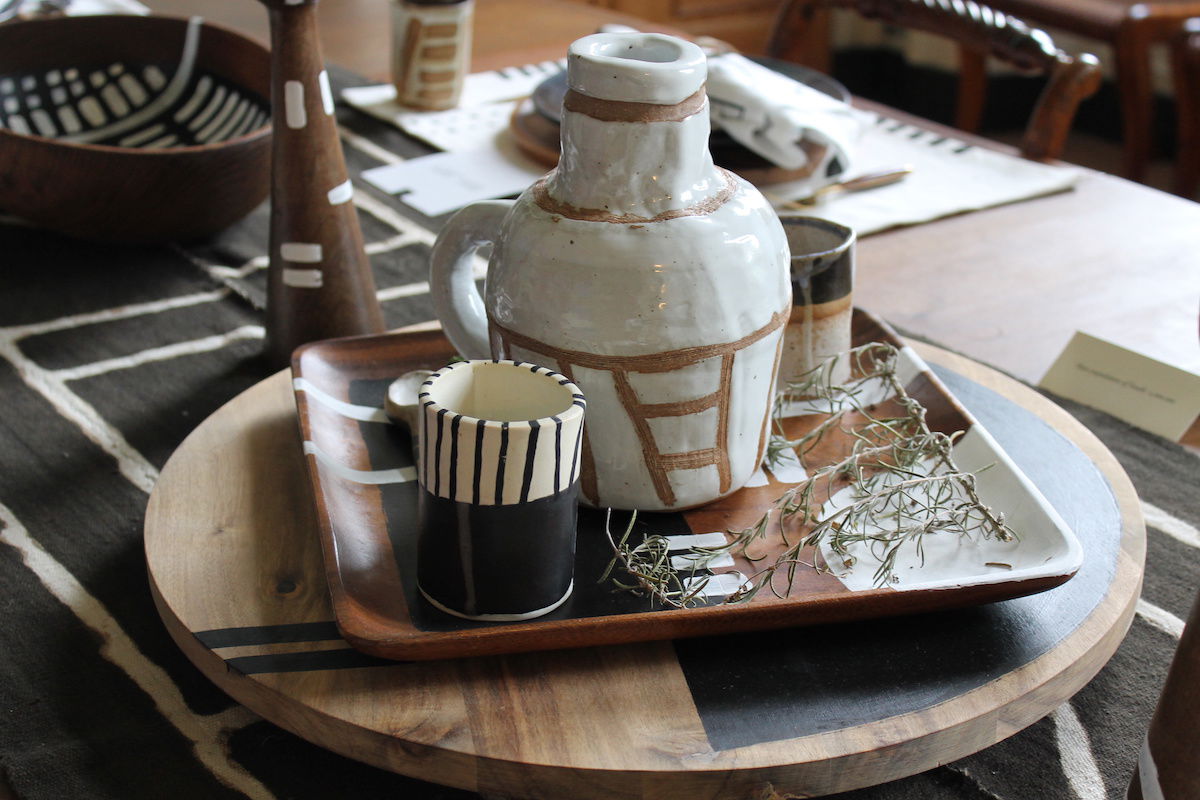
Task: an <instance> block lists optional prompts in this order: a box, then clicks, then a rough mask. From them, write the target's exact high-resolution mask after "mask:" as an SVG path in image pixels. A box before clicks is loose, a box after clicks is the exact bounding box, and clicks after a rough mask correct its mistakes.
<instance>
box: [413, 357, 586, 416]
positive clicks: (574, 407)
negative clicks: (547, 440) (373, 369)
mask: <svg viewBox="0 0 1200 800" xmlns="http://www.w3.org/2000/svg"><path fill="white" fill-rule="evenodd" d="M493 365H504V366H511V367H514V368H519V369H521V370H523V371H528V372H531V373H533V374H534V375H539V376H542V377H545V378H550V379H554V380H555V382H556V383H557V384H558V386H559V387H561V389H562V391H563V393H564V397H565V401H566V402H565V403H564V404H563V408H562V410H561V411H558V412H556V413H553V414H546V415H544V416H541V417H530V418H528V419H515V420H502V419H493V418H490V417H475V416H472V415H470V414H464V413H463V412H461V411H458V410H457V409H453V408H450V407H448V406H446V405H444V404H443V403H440V402H438V400H436V399H435V398H434V397H433V396H432V394H431V390H432V389H434V384H435V383H436V382H437V380H438V379H439V378H442V377H444V376H445V375H448V374H450V372H451V371H453V370H457V369H462V368H463V367H467V368H469V369H471V370H475V369H477V368H480V367H484V368H490V367H491V366H493ZM417 404H418V405H419V406H420V408H421V409H422V410H423V411H424V412H425V413H428V412H429V410H430V409H432V411H433V413H435V414H436V413H439V412H442V411H445V413H446V416H447V417H449V418H451V419H453V418H458V419H461V420H463V422H466V423H468V424H478V423H481V422H482V423H483V424H484V425H485V426H500V425H506V426H507V427H508V428H509V429H510V430H511V429H513V428H518V429H519V428H533V427H535V425H536V427H544V426H547V425H553V424H554V423H555V421H558V422H560V423H564V424H569V423H571V422H574V421H575V420H576V419H578V418H579V417H582V416H583V413H584V411H585V410H586V409H587V399H586V398H585V397H584V395H583V391H582V390H581V389H580V388H579V386H578V385H577V384H576V383H575V382H574V381H573V380H571V379H570V378H568V377H567V376H566V375H563V374H562V373H560V372H556V371H554V370H552V369H550V368H549V367H543V366H541V365H540V364H534V363H532V362H530V361H514V360H512V359H507V358H486V359H485V358H479V359H468V360H465V361H455V362H453V363H451V364H447V365H446V366H444V367H442V368H441V369H439V370H436V371H435V372H434V373H433V374H432V375H430V376H429V377H428V378H426V379H425V380H424V381H423V382H422V383H421V391H420V392H418V393H417Z"/></svg>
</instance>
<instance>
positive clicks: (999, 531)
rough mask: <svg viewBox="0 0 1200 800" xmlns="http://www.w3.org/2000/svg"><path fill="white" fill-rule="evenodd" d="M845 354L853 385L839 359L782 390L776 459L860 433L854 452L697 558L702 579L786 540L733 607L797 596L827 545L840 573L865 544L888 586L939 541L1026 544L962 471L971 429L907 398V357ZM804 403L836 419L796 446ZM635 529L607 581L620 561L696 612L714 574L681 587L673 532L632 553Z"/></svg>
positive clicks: (641, 587)
mask: <svg viewBox="0 0 1200 800" xmlns="http://www.w3.org/2000/svg"><path fill="white" fill-rule="evenodd" d="M838 358H849V359H850V360H851V367H852V369H851V374H852V375H854V376H855V377H853V378H852V379H851V380H849V381H847V382H846V383H845V384H841V385H838V384H835V383H834V382H833V380H832V375H833V374H834V370H835V365H836V359H830V360H828V361H826V362H825V363H824V364H822V365H820V366H819V367H817V368H816V369H814V370H813V371H812V372H810V373H808V374H806V375H803V376H801V377H800V378H799V379H798V380H796V381H795V382H792V383H789V384H788V385H787V386H786V387H785V389H784V390H783V391H782V392H780V394H779V396H778V397H777V398H776V404H775V410H774V417H775V420H774V428H775V431H776V433H775V434H774V435H773V436H772V437H771V442H770V444H769V446H768V453H767V464H768V466H774V465H776V464H777V463H778V459H779V458H780V457H781V456H782V455H783V453H784V452H785V451H787V450H792V451H794V452H795V453H796V454H797V456H798V457H799V458H800V459H801V461H803V460H804V457H805V456H806V455H807V454H808V453H809V452H810V451H811V450H812V448H813V447H815V446H816V445H817V444H818V443H819V442H820V441H821V440H822V438H824V437H825V436H826V435H827V434H828V433H829V432H830V431H832V430H835V429H837V430H841V431H843V432H844V433H845V434H846V435H848V436H850V437H851V440H852V446H851V447H850V452H849V453H848V454H847V455H845V456H844V457H842V458H841V459H840V460H838V461H836V462H834V463H832V464H826V465H824V466H821V467H820V468H818V469H816V470H815V471H814V472H812V473H811V474H810V475H809V477H808V478H806V479H805V480H804V481H801V482H800V483H798V484H796V485H795V486H792V487H790V488H789V489H788V490H787V491H786V492H784V493H783V494H782V495H781V496H780V497H779V498H778V499H776V501H775V502H774V503H773V504H772V505H771V507H770V508H768V510H767V511H766V512H765V513H764V514H763V515H762V516H761V517H760V518H759V519H758V520H757V521H756V522H755V523H754V524H752V525H750V526H748V527H746V528H744V529H742V530H740V531H727V533H728V534H729V535H730V536H731V540H730V541H729V542H728V543H727V544H726V545H725V546H724V547H719V548H706V549H704V550H694V551H692V552H693V553H694V554H695V558H696V559H697V560H696V561H695V564H696V565H698V566H693V567H692V577H694V576H695V573H696V571H697V570H699V569H703V566H699V565H702V564H703V563H705V561H704V559H705V558H708V559H711V558H712V557H715V556H716V555H719V554H721V553H723V552H731V553H735V554H737V555H739V556H742V557H743V558H746V559H747V560H749V561H751V562H760V561H765V560H766V558H767V557H768V553H767V552H762V553H758V554H755V553H754V552H752V551H753V549H754V548H755V547H756V546H759V545H761V544H763V543H764V542H766V540H767V537H768V536H770V535H771V532H772V531H774V532H776V533H777V535H778V536H779V538H780V540H781V541H782V542H783V545H784V549H783V551H782V553H780V554H779V555H778V556H776V558H775V559H774V560H773V561H772V562H771V563H769V564H766V565H765V566H764V567H763V568H762V569H761V570H759V571H758V572H757V573H756V574H754V575H752V576H750V577H749V578H746V579H745V581H744V582H743V583H742V585H741V586H740V587H739V588H738V589H737V591H735V592H734V593H733V594H732V595H730V596H728V597H727V598H726V599H725V600H724V602H725V603H738V602H746V601H748V600H750V599H751V598H752V597H754V596H755V595H756V594H757V593H758V592H759V591H761V590H762V589H763V588H769V589H770V591H772V592H773V593H774V594H776V595H777V596H780V597H783V596H786V595H787V594H788V593H790V591H791V589H792V586H793V584H794V581H795V577H796V570H797V569H799V568H800V567H807V568H810V569H812V568H820V567H817V566H816V565H815V564H814V563H813V562H810V561H805V560H803V559H802V558H801V554H802V553H803V552H804V551H805V550H806V549H807V548H816V547H819V546H820V545H821V544H822V543H824V544H825V545H826V549H827V552H829V553H832V554H833V555H835V556H836V557H837V558H839V559H841V561H842V563H841V564H840V565H836V564H830V565H828V566H827V567H825V568H828V569H836V568H838V567H839V566H841V567H846V568H849V567H852V566H853V564H854V556H853V554H852V550H853V549H854V547H855V546H856V545H865V546H866V547H867V548H868V550H869V552H870V553H871V555H872V556H873V557H874V558H875V559H876V560H877V561H878V562H879V567H878V568H877V569H876V571H875V573H874V576H873V577H874V581H875V583H876V585H880V586H882V585H886V584H887V583H889V582H891V581H892V580H894V569H895V564H896V559H897V556H898V555H899V553H900V552H901V550H902V549H903V548H905V547H908V546H911V547H915V548H916V552H917V554H918V556H919V557H920V558H921V559H922V560H923V558H924V544H923V543H924V537H925V536H927V535H930V534H952V535H960V536H972V535H979V536H982V537H984V538H994V539H999V540H1001V541H1010V540H1012V539H1013V538H1015V534H1014V532H1013V531H1012V530H1011V529H1010V528H1009V527H1008V526H1007V525H1006V524H1005V522H1004V518H1003V515H1002V514H998V513H996V512H994V511H992V510H991V509H990V508H988V507H987V506H986V505H984V504H983V502H982V501H981V500H980V498H979V496H978V494H977V493H976V490H975V475H974V474H973V473H966V472H962V471H961V470H960V469H959V468H958V466H957V465H956V464H955V463H954V458H953V455H952V448H953V445H954V441H955V440H956V439H957V438H958V437H959V436H960V435H961V433H962V432H961V431H959V432H956V433H954V434H945V433H940V432H936V431H931V430H930V429H929V426H928V424H927V423H926V420H925V408H924V407H923V406H922V405H921V404H920V403H919V402H918V401H917V400H916V399H914V398H912V397H910V396H909V395H908V393H907V392H906V391H905V388H904V386H903V384H902V383H901V381H900V379H899V377H898V375H897V365H898V363H899V353H898V351H897V350H896V349H895V348H894V347H892V346H891V345H888V344H885V343H879V342H875V343H871V344H868V345H864V346H863V347H859V348H855V349H854V350H851V351H850V352H849V353H848V354H845V355H843V356H839V357H838ZM884 400H886V401H887V403H886V404H884V403H883V402H882V401H884ZM796 402H803V403H804V404H805V405H806V410H807V412H808V413H822V414H824V415H825V419H824V420H822V422H821V423H820V424H819V425H817V426H816V427H815V428H813V429H812V430H811V431H809V432H808V433H806V434H805V435H804V436H801V437H800V438H798V439H791V440H789V439H787V438H786V437H785V436H784V435H783V426H782V418H783V415H784V412H785V411H786V410H787V409H788V406H789V405H791V404H793V403H796ZM879 406H884V407H886V408H889V409H892V410H893V413H892V415H890V416H884V415H879V414H877V413H876V410H877V407H879ZM852 413H853V417H854V419H856V420H858V421H857V422H855V424H853V425H849V424H847V419H848V418H849V417H850V416H851V414H852ZM842 484H845V488H843V489H842V490H841V492H840V493H838V492H837V491H835V490H836V489H838V487H839V486H841V485H842ZM818 490H820V492H821V495H822V496H829V497H831V500H832V499H838V498H841V499H840V501H839V502H838V503H837V504H836V505H835V504H833V503H832V502H831V503H829V504H826V503H821V502H818V499H817V498H818ZM829 506H832V507H831V508H830V510H829V511H827V512H826V508H827V507H829ZM822 514H824V516H822ZM632 529H633V521H632V520H631V521H630V525H629V528H628V529H626V531H625V535H624V536H623V537H622V539H621V541H620V542H619V543H618V542H615V541H613V539H612V535H611V534H609V541H610V543H611V544H612V545H613V551H614V553H615V556H614V559H613V562H612V563H611V564H610V565H609V569H608V570H606V572H605V578H604V579H607V577H608V576H609V575H610V574H611V573H612V572H613V570H614V569H615V567H616V566H617V565H618V564H620V565H621V566H622V568H623V569H624V570H625V572H626V573H627V574H629V575H630V576H631V577H632V578H633V584H628V583H625V584H623V583H621V582H620V581H618V582H617V585H618V586H621V587H622V588H628V589H632V590H635V591H639V592H641V593H645V594H648V595H650V596H651V597H654V598H656V599H658V600H660V601H661V602H663V603H664V604H667V605H671V606H675V607H685V606H688V605H694V604H695V603H696V602H697V597H698V596H700V594H701V593H702V591H703V583H702V581H703V578H700V579H699V580H688V581H686V583H685V582H684V581H681V580H680V578H679V575H678V573H677V572H676V570H674V569H673V568H672V566H671V559H670V557H669V556H668V555H667V542H666V540H665V539H663V538H662V537H656V536H649V537H647V538H646V539H645V541H644V542H642V544H640V545H637V546H630V545H629V543H628V540H629V535H630V532H631V531H632ZM789 530H790V531H792V534H791V536H792V538H789ZM685 586H686V587H687V588H686V590H685Z"/></svg>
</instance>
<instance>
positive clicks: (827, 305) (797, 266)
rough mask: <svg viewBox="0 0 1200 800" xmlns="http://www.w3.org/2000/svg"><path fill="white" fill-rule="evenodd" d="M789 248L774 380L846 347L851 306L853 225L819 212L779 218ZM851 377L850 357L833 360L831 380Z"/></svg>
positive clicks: (784, 380) (795, 374)
mask: <svg viewBox="0 0 1200 800" xmlns="http://www.w3.org/2000/svg"><path fill="white" fill-rule="evenodd" d="M781 221H782V222H783V230H784V233H785V234H786V235H787V242H788V249H789V250H791V254H792V265H791V271H792V313H791V316H790V318H789V319H788V325H787V329H786V331H785V333H784V339H783V356H782V359H781V360H780V364H779V385H780V387H785V386H786V385H787V383H788V382H789V381H794V380H796V379H797V378H799V377H801V376H803V375H805V374H807V373H809V372H811V371H812V370H813V369H816V368H817V367H819V366H821V364H822V363H824V362H825V361H826V359H828V358H830V357H832V356H836V355H839V354H841V353H845V352H846V351H847V350H849V349H850V324H851V317H852V315H853V311H854V304H853V294H852V292H853V289H854V243H855V234H854V231H853V230H852V229H850V228H848V227H846V226H845V225H839V224H838V223H836V222H831V221H829V220H826V219H820V218H818V217H805V216H785V217H782V218H781ZM849 377H850V362H849V359H846V358H841V359H838V360H837V361H836V362H834V364H833V369H832V372H831V375H830V380H831V381H832V382H833V383H842V382H844V381H845V380H846V379H847V378H849Z"/></svg>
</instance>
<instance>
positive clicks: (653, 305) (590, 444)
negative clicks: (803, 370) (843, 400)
mask: <svg viewBox="0 0 1200 800" xmlns="http://www.w3.org/2000/svg"><path fill="white" fill-rule="evenodd" d="M705 75H706V69H705V58H704V55H703V53H702V52H701V51H700V49H699V48H698V47H696V46H695V45H693V44H691V43H689V42H685V41H682V40H679V39H675V38H673V37H669V36H663V35H660V34H628V33H619V34H595V35H592V36H587V37H584V38H583V39H580V40H579V41H577V42H575V43H574V44H573V45H572V46H571V48H570V53H569V59H568V84H569V86H570V91H569V92H568V94H567V97H566V99H565V101H564V104H563V125H562V140H563V141H562V144H563V147H562V159H561V161H560V162H559V166H558V168H557V169H555V170H554V171H553V172H551V173H550V174H549V175H547V176H546V177H545V178H543V179H542V180H540V181H538V182H537V183H535V184H534V185H533V186H532V187H530V188H529V189H528V190H527V191H526V192H525V193H524V194H522V195H521V197H519V198H518V199H517V200H516V201H515V202H512V203H507V202H489V203H478V204H475V205H473V206H469V207H467V208H465V209H463V210H462V211H460V212H459V213H458V214H457V215H456V216H455V217H453V218H452V219H451V220H450V221H449V222H448V223H447V225H446V227H445V229H443V231H442V233H441V234H440V235H439V238H438V242H437V244H436V245H435V247H434V252H433V258H432V265H431V277H430V282H431V287H432V291H433V298H434V303H435V305H436V307H437V311H438V315H439V317H440V318H441V320H442V323H443V325H444V326H445V329H446V332H447V334H448V335H449V337H450V339H451V341H452V342H453V343H454V344H455V346H456V347H458V349H459V350H460V351H461V352H462V353H463V354H464V355H466V356H468V357H474V358H479V357H487V356H489V355H490V356H493V357H499V358H510V359H518V360H525V361H531V362H534V363H537V364H542V365H545V366H548V367H550V368H552V369H555V370H557V371H559V372H561V373H563V374H564V375H566V376H568V377H569V378H571V379H572V380H574V381H575V382H576V383H577V384H579V386H580V387H582V388H583V391H584V392H585V393H586V394H587V396H588V398H589V417H588V422H587V431H586V436H585V441H584V448H583V454H582V456H583V457H582V466H583V474H582V484H581V490H582V495H583V497H584V498H585V499H586V500H587V501H588V502H590V503H592V504H594V505H598V506H610V507H614V508H638V509H642V510H669V509H682V508H689V507H693V506H697V505H702V504H704V503H707V502H710V501H712V500H716V499H718V498H720V497H722V496H724V495H727V494H729V493H731V492H733V491H735V490H737V489H738V488H740V487H741V486H742V485H743V484H744V483H745V482H746V481H747V480H748V479H749V478H750V476H751V475H752V474H753V473H754V472H755V471H756V470H757V468H758V466H759V464H760V462H761V460H762V456H763V452H764V449H765V446H766V441H767V434H768V422H769V412H770V407H771V402H772V397H773V392H772V387H773V386H774V383H775V378H776V371H777V369H778V365H779V355H780V348H781V344H782V341H783V329H784V325H785V323H786V322H787V319H788V315H789V313H790V310H791V283H790V280H789V270H788V265H789V261H788V246H787V240H786V237H785V236H784V232H783V228H782V226H781V225H780V222H779V219H778V217H777V216H776V215H775V213H774V211H773V210H772V209H771V207H770V205H769V204H768V203H767V201H766V200H765V199H764V198H763V197H762V195H761V194H759V192H758V191H757V190H756V189H754V188H753V187H752V186H750V184H748V183H746V182H745V181H743V180H741V179H740V178H738V177H737V176H735V175H733V174H732V173H730V172H727V171H725V170H723V169H720V168H718V167H715V166H714V165H713V163H712V158H711V156H710V155H709V152H708V134H709V120H708V102H707V98H706V96H705V93H704V88H703V86H704V80H705ZM489 242H490V243H493V251H492V256H491V260H490V262H489V267H488V277H487V288H486V297H485V298H483V299H482V300H481V298H480V297H479V295H478V293H477V292H476V291H475V288H474V285H473V278H472V274H471V267H470V261H471V254H472V253H473V250H474V248H475V247H477V246H480V245H483V244H486V243H489Z"/></svg>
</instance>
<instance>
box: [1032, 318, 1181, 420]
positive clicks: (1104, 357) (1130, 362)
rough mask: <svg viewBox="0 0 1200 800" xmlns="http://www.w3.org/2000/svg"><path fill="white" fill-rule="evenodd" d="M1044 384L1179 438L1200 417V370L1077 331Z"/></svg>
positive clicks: (1093, 405) (1081, 401) (1124, 418)
mask: <svg viewBox="0 0 1200 800" xmlns="http://www.w3.org/2000/svg"><path fill="white" fill-rule="evenodd" d="M1041 386H1042V388H1044V389H1047V390H1049V391H1051V392H1054V393H1055V394H1059V395H1062V396H1063V397H1066V398H1068V399H1070V400H1074V401H1076V402H1078V403H1083V404H1084V405H1087V406H1091V407H1092V408H1098V409H1100V410H1101V411H1106V412H1108V413H1109V414H1112V415H1113V416H1114V417H1117V418H1119V419H1123V420H1125V421H1126V422H1128V423H1129V424H1130V425H1135V426H1137V427H1139V428H1141V429H1142V430H1146V431H1150V432H1151V433H1156V434H1158V435H1159V436H1163V437H1166V438H1167V439H1170V440H1171V441H1179V439H1180V437H1182V436H1183V434H1184V433H1185V432H1187V430H1188V428H1189V427H1191V425H1192V423H1194V422H1195V421H1196V418H1197V417H1198V416H1200V374H1197V373H1195V372H1189V371H1188V370H1185V369H1181V368H1179V367H1176V366H1173V365H1171V364H1167V363H1165V362H1162V361H1159V360H1157V359H1154V358H1151V357H1150V356H1147V355H1143V354H1142V353H1138V352H1136V351H1134V350H1129V349H1126V348H1124V347H1121V346H1120V345H1116V344H1113V343H1112V342H1108V341H1105V340H1104V339H1100V338H1097V337H1095V336H1092V335H1090V334H1086V333H1083V332H1082V331H1076V332H1075V336H1074V337H1072V338H1071V341H1070V342H1069V343H1068V344H1067V347H1066V349H1065V350H1063V352H1062V354H1061V355H1060V356H1059V357H1058V360H1056V361H1055V362H1054V364H1053V365H1051V367H1050V369H1049V371H1047V372H1046V375H1045V377H1043V378H1042V382H1041Z"/></svg>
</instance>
